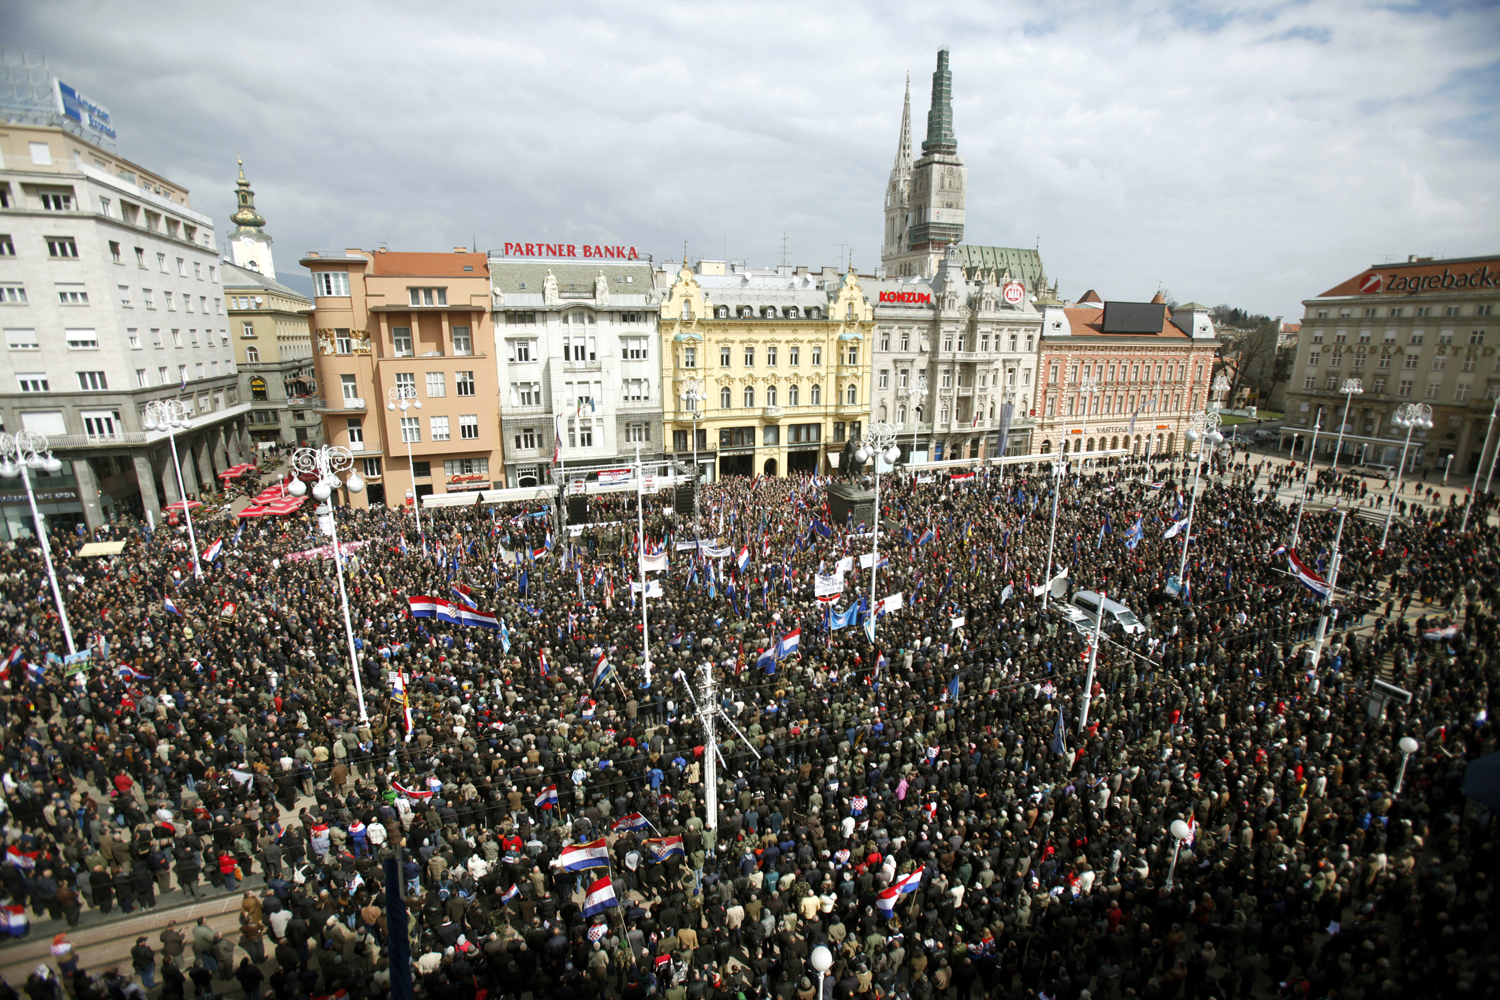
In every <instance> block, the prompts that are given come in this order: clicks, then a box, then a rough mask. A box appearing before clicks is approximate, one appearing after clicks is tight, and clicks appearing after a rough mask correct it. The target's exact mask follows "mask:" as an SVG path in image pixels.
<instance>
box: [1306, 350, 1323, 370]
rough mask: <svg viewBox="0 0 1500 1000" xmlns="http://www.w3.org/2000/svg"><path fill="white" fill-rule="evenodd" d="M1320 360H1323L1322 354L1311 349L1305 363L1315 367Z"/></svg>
mask: <svg viewBox="0 0 1500 1000" xmlns="http://www.w3.org/2000/svg"><path fill="white" fill-rule="evenodd" d="M1322 360H1323V355H1321V354H1319V353H1318V352H1317V351H1313V352H1312V353H1311V354H1309V355H1308V356H1307V363H1308V364H1309V365H1311V366H1313V367H1314V368H1316V367H1317V366H1318V364H1319V363H1320V362H1321V361H1322Z"/></svg>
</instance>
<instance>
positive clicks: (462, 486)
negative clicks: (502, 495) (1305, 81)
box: [448, 478, 490, 493]
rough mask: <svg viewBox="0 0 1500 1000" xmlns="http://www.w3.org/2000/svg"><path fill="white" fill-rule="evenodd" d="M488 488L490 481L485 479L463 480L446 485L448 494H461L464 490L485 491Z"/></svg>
mask: <svg viewBox="0 0 1500 1000" xmlns="http://www.w3.org/2000/svg"><path fill="white" fill-rule="evenodd" d="M489 488H490V481H489V480H488V479H486V478H480V479H477V480H476V479H469V478H465V479H464V480H463V481H462V482H457V483H454V482H450V483H449V484H448V492H449V493H461V492H463V491H464V490H487V489H489Z"/></svg>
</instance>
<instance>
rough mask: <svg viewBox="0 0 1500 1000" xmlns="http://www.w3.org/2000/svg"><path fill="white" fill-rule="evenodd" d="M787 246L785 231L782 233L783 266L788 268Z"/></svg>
mask: <svg viewBox="0 0 1500 1000" xmlns="http://www.w3.org/2000/svg"><path fill="white" fill-rule="evenodd" d="M786 246H787V240H786V231H785V230H783V231H782V233H781V266H782V267H786V259H787V252H786Z"/></svg>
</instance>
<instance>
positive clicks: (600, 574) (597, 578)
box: [594, 566, 604, 587]
mask: <svg viewBox="0 0 1500 1000" xmlns="http://www.w3.org/2000/svg"><path fill="white" fill-rule="evenodd" d="M603 582H604V567H603V566H600V567H599V568H598V569H596V570H594V586H596V587H597V586H599V584H601V583H603Z"/></svg>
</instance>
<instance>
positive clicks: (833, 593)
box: [813, 573, 844, 597]
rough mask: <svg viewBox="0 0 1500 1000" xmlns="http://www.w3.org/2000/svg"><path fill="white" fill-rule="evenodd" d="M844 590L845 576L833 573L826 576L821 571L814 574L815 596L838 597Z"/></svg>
mask: <svg viewBox="0 0 1500 1000" xmlns="http://www.w3.org/2000/svg"><path fill="white" fill-rule="evenodd" d="M843 592H844V578H843V577H842V576H841V575H839V574H837V573H833V574H830V575H828V576H824V575H823V574H821V573H815V574H813V595H814V596H815V597H837V596H838V595H839V594H842V593H843Z"/></svg>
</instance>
